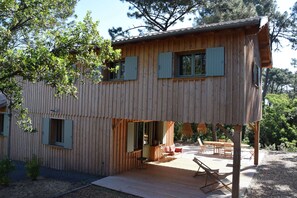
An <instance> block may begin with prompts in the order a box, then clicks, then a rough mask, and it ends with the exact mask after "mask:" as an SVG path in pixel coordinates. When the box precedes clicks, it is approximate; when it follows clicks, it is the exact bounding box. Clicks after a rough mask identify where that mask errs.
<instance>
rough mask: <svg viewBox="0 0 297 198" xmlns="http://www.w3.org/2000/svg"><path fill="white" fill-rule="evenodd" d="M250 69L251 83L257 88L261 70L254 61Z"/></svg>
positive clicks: (259, 82)
mask: <svg viewBox="0 0 297 198" xmlns="http://www.w3.org/2000/svg"><path fill="white" fill-rule="evenodd" d="M252 67H253V68H252V70H253V71H252V75H253V76H252V82H253V84H254V85H255V86H256V87H259V86H260V84H261V68H260V66H259V65H258V64H257V63H256V62H255V61H253V63H252Z"/></svg>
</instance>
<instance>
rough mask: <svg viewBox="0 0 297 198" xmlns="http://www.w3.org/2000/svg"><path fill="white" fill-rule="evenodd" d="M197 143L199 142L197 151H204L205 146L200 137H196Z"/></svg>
mask: <svg viewBox="0 0 297 198" xmlns="http://www.w3.org/2000/svg"><path fill="white" fill-rule="evenodd" d="M197 141H198V144H199V151H198V152H199V153H204V152H205V150H206V146H205V145H204V144H203V143H202V141H201V139H200V138H197Z"/></svg>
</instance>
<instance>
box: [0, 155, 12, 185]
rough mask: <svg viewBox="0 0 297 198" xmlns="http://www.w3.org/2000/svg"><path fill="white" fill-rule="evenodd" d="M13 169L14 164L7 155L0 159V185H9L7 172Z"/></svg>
mask: <svg viewBox="0 0 297 198" xmlns="http://www.w3.org/2000/svg"><path fill="white" fill-rule="evenodd" d="M14 169H15V166H14V164H13V163H12V161H11V160H10V159H8V158H7V157H6V158H4V159H3V160H1V161H0V185H3V186H8V185H9V182H10V179H9V173H10V172H12V171H13V170H14Z"/></svg>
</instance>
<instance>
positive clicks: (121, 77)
mask: <svg viewBox="0 0 297 198" xmlns="http://www.w3.org/2000/svg"><path fill="white" fill-rule="evenodd" d="M116 66H119V69H118V70H117V71H116V72H112V71H110V70H111V69H114V68H116ZM112 75H114V76H115V78H112V77H111V76H112ZM124 76H125V60H124V59H122V60H118V61H115V62H112V63H109V67H108V78H107V79H108V81H123V80H124Z"/></svg>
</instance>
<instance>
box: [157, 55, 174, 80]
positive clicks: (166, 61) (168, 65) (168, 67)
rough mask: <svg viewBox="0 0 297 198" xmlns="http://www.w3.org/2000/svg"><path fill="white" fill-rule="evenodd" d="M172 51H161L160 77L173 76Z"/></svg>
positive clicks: (159, 62)
mask: <svg viewBox="0 0 297 198" xmlns="http://www.w3.org/2000/svg"><path fill="white" fill-rule="evenodd" d="M172 57H173V53H172V52H164V53H160V54H159V57H158V78H172V67H173V65H172Z"/></svg>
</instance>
